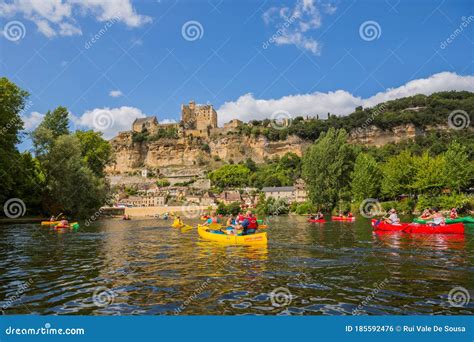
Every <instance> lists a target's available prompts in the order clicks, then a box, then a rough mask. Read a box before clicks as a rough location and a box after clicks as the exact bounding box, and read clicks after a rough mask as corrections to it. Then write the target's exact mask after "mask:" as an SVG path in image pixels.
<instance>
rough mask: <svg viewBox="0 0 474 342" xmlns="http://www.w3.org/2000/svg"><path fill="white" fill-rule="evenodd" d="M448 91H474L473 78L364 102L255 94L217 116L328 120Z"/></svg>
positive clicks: (453, 78)
mask: <svg viewBox="0 0 474 342" xmlns="http://www.w3.org/2000/svg"><path fill="white" fill-rule="evenodd" d="M448 90H468V91H474V76H460V75H458V74H456V73H452V72H442V73H438V74H434V75H432V76H430V77H428V78H423V79H417V80H413V81H410V82H408V83H406V84H405V85H402V86H400V87H398V88H390V89H387V90H385V91H383V92H380V93H377V94H375V95H373V96H371V97H368V98H365V99H364V98H361V97H359V96H354V95H352V94H351V93H349V92H348V91H345V90H336V91H332V92H327V93H321V92H314V93H311V94H296V95H288V96H283V97H281V98H279V99H256V98H255V97H254V96H253V95H252V94H245V95H242V96H240V97H239V98H238V99H237V100H236V101H232V102H226V103H224V104H223V105H222V106H221V107H220V108H219V109H218V110H217V112H218V118H219V124H220V125H222V124H223V123H225V122H228V121H230V120H231V119H234V118H237V119H239V120H242V121H249V120H254V119H258V120H261V119H265V118H270V117H271V115H272V113H274V112H277V111H287V112H289V113H291V115H292V116H293V117H296V116H299V115H301V116H306V115H309V116H316V115H319V117H320V118H325V117H326V116H327V113H328V112H329V113H331V114H336V115H347V114H350V113H352V112H353V111H354V109H355V108H356V107H357V106H363V107H373V106H375V105H376V104H378V103H381V102H385V101H389V100H394V99H398V98H402V97H407V96H413V95H416V94H424V95H430V94H432V93H435V92H439V91H448Z"/></svg>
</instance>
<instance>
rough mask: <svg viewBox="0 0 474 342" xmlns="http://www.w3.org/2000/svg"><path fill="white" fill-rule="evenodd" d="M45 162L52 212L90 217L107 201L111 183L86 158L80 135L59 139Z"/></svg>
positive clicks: (63, 136)
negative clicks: (97, 174) (88, 163)
mask: <svg viewBox="0 0 474 342" xmlns="http://www.w3.org/2000/svg"><path fill="white" fill-rule="evenodd" d="M43 165H44V168H45V171H46V174H47V191H48V195H49V196H48V198H49V202H48V203H47V205H48V209H49V211H51V212H53V213H54V212H63V213H65V214H67V215H70V216H73V217H86V216H88V215H91V214H92V213H93V212H94V211H95V210H97V209H98V208H99V207H100V206H102V205H103V204H104V203H105V202H106V199H107V193H108V187H107V184H106V182H105V181H104V179H103V178H100V177H98V176H96V175H95V174H94V172H93V171H92V170H91V169H90V168H89V167H88V165H87V163H86V162H85V161H84V159H83V157H82V154H81V145H80V141H79V139H78V138H77V137H76V136H73V135H62V136H60V137H59V138H57V139H56V141H55V142H54V144H53V146H52V147H51V150H50V153H49V154H48V155H47V156H46V157H45V159H44V163H43Z"/></svg>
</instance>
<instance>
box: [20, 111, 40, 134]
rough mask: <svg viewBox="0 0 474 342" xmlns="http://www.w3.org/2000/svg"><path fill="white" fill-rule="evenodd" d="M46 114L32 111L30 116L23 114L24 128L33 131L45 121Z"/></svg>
mask: <svg viewBox="0 0 474 342" xmlns="http://www.w3.org/2000/svg"><path fill="white" fill-rule="evenodd" d="M43 118H44V114H41V113H38V112H31V113H30V115H29V116H22V118H21V119H22V120H23V123H24V125H23V126H24V129H25V131H27V132H31V131H33V130H34V129H35V128H36V127H38V125H39V124H40V123H41V121H43Z"/></svg>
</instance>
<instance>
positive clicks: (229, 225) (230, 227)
mask: <svg viewBox="0 0 474 342" xmlns="http://www.w3.org/2000/svg"><path fill="white" fill-rule="evenodd" d="M225 233H226V234H228V235H235V234H236V233H237V229H236V222H235V218H234V217H233V216H232V215H231V216H230V217H229V218H228V219H227V222H226V228H225Z"/></svg>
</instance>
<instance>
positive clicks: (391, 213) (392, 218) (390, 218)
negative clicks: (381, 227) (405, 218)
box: [383, 208, 400, 224]
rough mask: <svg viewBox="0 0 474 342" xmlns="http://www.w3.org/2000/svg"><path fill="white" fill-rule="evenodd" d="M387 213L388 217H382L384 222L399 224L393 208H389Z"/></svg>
mask: <svg viewBox="0 0 474 342" xmlns="http://www.w3.org/2000/svg"><path fill="white" fill-rule="evenodd" d="M388 213H389V215H388V217H384V218H383V221H384V222H386V223H389V224H400V219H399V218H398V214H397V211H396V210H395V208H392V209H390V210H389V212H388Z"/></svg>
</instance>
